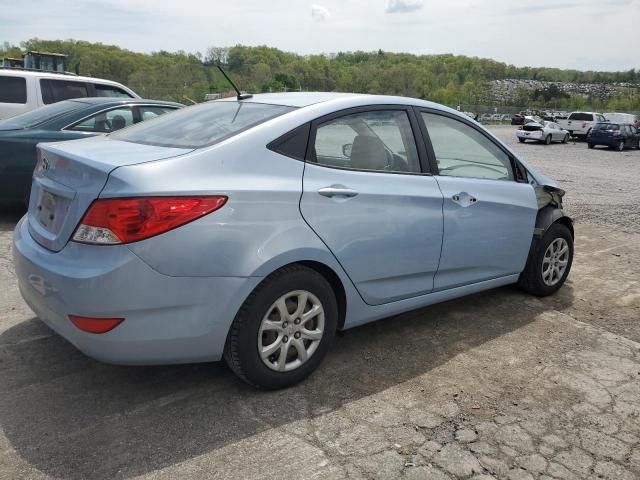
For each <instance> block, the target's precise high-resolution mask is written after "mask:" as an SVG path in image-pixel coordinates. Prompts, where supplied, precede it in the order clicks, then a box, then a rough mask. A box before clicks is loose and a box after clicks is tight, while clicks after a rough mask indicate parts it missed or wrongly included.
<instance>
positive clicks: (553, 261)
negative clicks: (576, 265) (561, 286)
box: [542, 238, 569, 287]
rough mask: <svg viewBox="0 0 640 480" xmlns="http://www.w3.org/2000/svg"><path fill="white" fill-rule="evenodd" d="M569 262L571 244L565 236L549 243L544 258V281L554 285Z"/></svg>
mask: <svg viewBox="0 0 640 480" xmlns="http://www.w3.org/2000/svg"><path fill="white" fill-rule="evenodd" d="M568 264H569V244H568V243H567V241H566V240H565V239H564V238H556V239H555V240H554V241H553V242H551V243H550V244H549V246H548V247H547V250H546V251H545V252H544V257H543V258H542V281H543V282H544V283H545V285H548V286H549V287H553V286H554V285H555V284H556V283H558V282H559V281H560V279H561V278H562V276H563V275H564V272H565V271H566V270H567V265H568Z"/></svg>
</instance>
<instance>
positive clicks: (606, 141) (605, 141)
mask: <svg viewBox="0 0 640 480" xmlns="http://www.w3.org/2000/svg"><path fill="white" fill-rule="evenodd" d="M619 142H620V139H613V138H593V137H589V143H590V144H592V145H606V146H607V147H613V146H614V145H617V144H618V143H619Z"/></svg>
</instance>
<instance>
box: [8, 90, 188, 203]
mask: <svg viewBox="0 0 640 480" xmlns="http://www.w3.org/2000/svg"><path fill="white" fill-rule="evenodd" d="M182 106H183V105H181V104H179V103H173V102H163V101H156V100H141V99H139V98H135V99H134V98H132V99H122V98H81V99H77V100H65V101H63V102H58V103H54V104H52V105H48V106H46V107H42V108H39V109H37V110H33V111H30V112H27V113H24V114H22V115H18V116H15V117H11V118H8V119H5V120H2V121H0V205H2V206H9V205H26V204H28V201H29V193H30V191H31V176H32V173H33V169H34V167H35V166H36V145H37V144H38V143H43V142H60V141H63V140H75V139H78V138H86V137H91V136H95V135H100V134H107V133H111V132H115V131H116V130H120V129H122V128H125V127H128V126H129V125H133V124H136V123H139V122H142V121H144V120H149V119H152V118H155V117H157V116H159V115H163V114H165V113H167V112H171V111H174V110H176V109H178V108H181V107H182Z"/></svg>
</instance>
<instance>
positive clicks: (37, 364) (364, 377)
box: [0, 284, 573, 479]
mask: <svg viewBox="0 0 640 480" xmlns="http://www.w3.org/2000/svg"><path fill="white" fill-rule="evenodd" d="M529 298H530V297H528V296H527V295H524V294H522V293H520V292H519V291H517V290H515V289H513V288H502V289H498V290H494V291H489V292H486V293H483V294H478V295H474V296H472V297H467V298H465V299H460V300H456V301H452V302H448V303H445V304H441V305H437V306H433V307H429V308H425V309H422V310H418V311H414V312H411V313H408V314H404V315H401V316H397V317H393V318H389V319H386V320H383V321H379V322H376V323H374V324H371V325H367V326H364V327H360V328H357V329H354V330H350V331H348V332H346V333H345V334H344V336H338V337H337V339H336V343H335V345H334V347H333V349H332V351H331V352H330V353H329V355H328V357H327V359H326V360H325V362H324V363H323V364H322V365H321V367H320V369H319V370H318V371H317V372H316V373H315V374H314V375H312V377H311V378H310V379H308V380H307V381H305V382H303V383H302V384H300V385H298V386H296V387H294V388H290V389H288V390H284V391H278V392H260V391H256V390H254V389H252V388H250V387H248V386H246V385H245V384H243V383H242V382H240V381H239V380H237V379H236V378H235V377H234V376H233V375H232V374H231V373H230V372H229V371H228V370H227V369H226V368H225V366H224V365H222V364H201V365H184V366H170V367H116V366H110V365H105V364H100V363H98V362H95V361H93V360H91V359H89V358H87V357H85V356H83V355H82V354H81V353H79V352H78V351H76V350H75V348H74V347H72V346H71V345H70V344H68V343H66V341H64V340H63V339H62V338H60V337H58V336H57V335H54V334H52V332H51V331H50V330H48V328H47V327H45V326H44V324H42V323H41V322H40V321H39V320H37V319H35V318H34V319H30V320H27V321H24V322H22V323H20V324H18V325H16V326H15V327H13V328H10V329H8V330H7V331H5V332H4V333H3V334H2V335H0V399H1V400H0V423H1V426H2V429H3V430H4V434H5V435H6V437H7V438H8V440H9V442H10V444H11V446H12V447H13V448H14V449H15V450H16V451H17V453H18V454H19V455H20V456H21V458H22V459H24V460H25V461H26V462H27V463H28V464H30V465H31V466H33V467H35V468H37V469H38V470H40V471H42V472H44V473H46V474H49V475H52V476H56V477H63V478H72V479H83V478H94V479H107V478H114V477H116V478H126V477H131V476H134V475H140V474H144V473H147V472H151V471H154V470H157V469H160V468H163V467H167V466H170V465H174V464H176V463H179V462H183V461H185V460H188V459H190V458H193V457H195V456H198V455H201V454H205V453H207V452H209V451H212V450H214V449H217V448H220V447H222V446H225V445H228V444H231V443H233V442H236V441H238V440H240V439H242V438H245V437H248V436H252V435H254V434H256V433H258V432H261V431H264V430H267V429H270V428H272V427H274V426H279V425H282V424H285V423H288V422H292V421H295V420H299V419H302V418H311V417H314V416H318V415H321V414H324V413H327V412H329V411H332V410H334V409H337V408H339V407H340V406H342V405H343V404H345V403H347V402H350V401H353V400H357V399H359V398H361V397H364V396H368V395H371V394H374V393H376V392H379V391H382V390H384V389H387V388H389V387H391V386H393V385H396V384H399V383H401V382H405V381H407V380H409V379H411V378H414V377H416V376H419V375H422V374H424V373H426V372H429V371H430V370H432V369H434V368H436V367H437V366H439V365H441V364H443V363H444V362H446V361H448V360H449V359H451V358H452V357H454V356H456V355H457V354H460V353H462V352H465V351H467V350H469V349H472V348H474V347H476V346H478V345H481V344H483V343H485V342H488V341H490V340H492V339H494V338H497V337H500V336H502V335H505V334H507V333H509V332H511V331H513V330H516V329H518V328H520V327H523V326H524V325H526V324H528V323H530V322H532V321H534V320H535V319H536V317H537V315H538V314H539V313H541V312H542V311H544V310H546V309H548V305H546V304H545V302H530V301H528V300H529ZM572 301H573V292H572V289H571V285H570V284H568V285H566V286H565V288H564V289H563V290H562V292H561V294H560V295H559V297H557V298H556V299H555V302H558V303H562V304H570V303H571V302H572ZM525 303H526V304H527V306H525ZM532 305H534V306H532ZM535 305H537V307H536V306H535Z"/></svg>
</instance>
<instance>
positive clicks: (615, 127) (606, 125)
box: [593, 123, 620, 130]
mask: <svg viewBox="0 0 640 480" xmlns="http://www.w3.org/2000/svg"><path fill="white" fill-rule="evenodd" d="M593 129H594V130H620V125H617V124H615V123H597V124H596V126H595V127H593Z"/></svg>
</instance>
